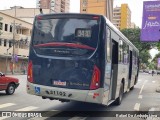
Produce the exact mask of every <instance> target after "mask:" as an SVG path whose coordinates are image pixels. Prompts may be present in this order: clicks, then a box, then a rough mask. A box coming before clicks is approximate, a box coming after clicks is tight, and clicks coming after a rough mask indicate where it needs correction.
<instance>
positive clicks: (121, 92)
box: [115, 83, 124, 105]
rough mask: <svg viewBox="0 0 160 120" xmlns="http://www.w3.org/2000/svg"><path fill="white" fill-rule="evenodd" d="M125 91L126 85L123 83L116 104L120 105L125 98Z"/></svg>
mask: <svg viewBox="0 0 160 120" xmlns="http://www.w3.org/2000/svg"><path fill="white" fill-rule="evenodd" d="M123 92H124V85H123V83H121V86H120V90H119V97H118V98H117V99H116V101H115V104H116V105H120V104H121V102H122V98H123Z"/></svg>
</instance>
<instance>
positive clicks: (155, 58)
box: [152, 52, 160, 66]
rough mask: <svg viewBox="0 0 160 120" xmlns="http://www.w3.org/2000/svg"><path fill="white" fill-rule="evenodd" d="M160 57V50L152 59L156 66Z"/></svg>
mask: <svg viewBox="0 0 160 120" xmlns="http://www.w3.org/2000/svg"><path fill="white" fill-rule="evenodd" d="M158 58H160V52H159V53H158V54H156V55H155V57H154V58H153V60H152V62H153V63H155V65H156V66H157V64H158Z"/></svg>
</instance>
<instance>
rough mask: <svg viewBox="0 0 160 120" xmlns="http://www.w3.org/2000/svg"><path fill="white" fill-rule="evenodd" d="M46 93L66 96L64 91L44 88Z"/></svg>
mask: <svg viewBox="0 0 160 120" xmlns="http://www.w3.org/2000/svg"><path fill="white" fill-rule="evenodd" d="M46 93H47V94H48V95H56V96H63V97H65V96H67V94H66V92H61V91H55V90H46Z"/></svg>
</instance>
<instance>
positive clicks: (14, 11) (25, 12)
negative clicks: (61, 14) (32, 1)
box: [0, 6, 50, 24]
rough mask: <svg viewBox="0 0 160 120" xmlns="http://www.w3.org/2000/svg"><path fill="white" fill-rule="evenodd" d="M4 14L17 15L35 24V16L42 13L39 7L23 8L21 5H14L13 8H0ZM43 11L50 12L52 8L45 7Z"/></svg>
mask: <svg viewBox="0 0 160 120" xmlns="http://www.w3.org/2000/svg"><path fill="white" fill-rule="evenodd" d="M0 12H2V13H4V14H8V15H10V16H13V17H16V18H18V19H21V20H24V21H27V22H29V23H32V24H33V20H34V17H35V16H36V15H38V14H40V10H39V8H23V7H21V6H14V7H11V9H5V10H0ZM43 13H44V14H47V13H50V9H45V8H44V9H43Z"/></svg>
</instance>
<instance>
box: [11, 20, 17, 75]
mask: <svg viewBox="0 0 160 120" xmlns="http://www.w3.org/2000/svg"><path fill="white" fill-rule="evenodd" d="M15 24H16V23H15V20H14V22H13V54H12V74H14V64H15V32H16V25H15Z"/></svg>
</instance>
